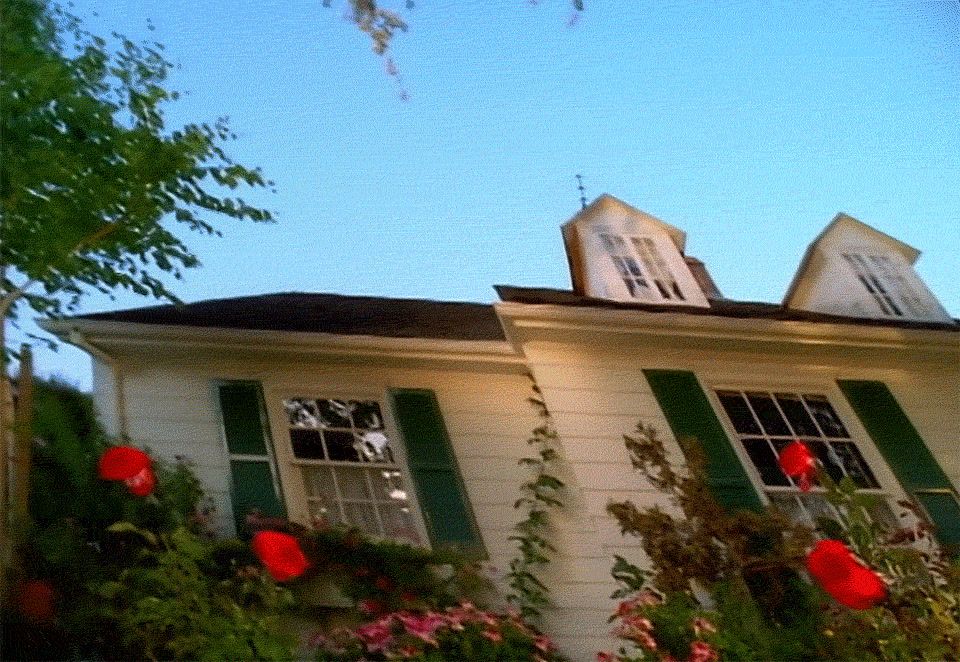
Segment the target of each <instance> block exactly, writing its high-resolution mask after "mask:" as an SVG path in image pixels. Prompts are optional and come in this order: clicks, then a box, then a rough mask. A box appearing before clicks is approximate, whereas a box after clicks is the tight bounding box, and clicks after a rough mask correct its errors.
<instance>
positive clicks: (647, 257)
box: [630, 237, 686, 301]
mask: <svg viewBox="0 0 960 662" xmlns="http://www.w3.org/2000/svg"><path fill="white" fill-rule="evenodd" d="M630 242H631V243H632V244H633V247H634V249H636V251H637V255H639V256H640V260H641V262H643V266H644V267H645V268H646V271H647V273H648V274H650V277H651V278H652V279H653V284H654V285H656V287H657V291H659V292H660V296H661V297H663V298H664V299H679V300H680V301H683V300H685V299H686V297H684V296H683V292H681V291H680V286H679V285H677V280H676V279H675V278H674V277H673V274H672V273H670V268H669V267H667V263H666V262H665V261H664V259H663V256H661V255H660V251H658V250H657V247H656V245H655V244H654V243H653V240H652V239H650V238H649V237H630Z"/></svg>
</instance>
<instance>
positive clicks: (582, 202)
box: [576, 175, 587, 209]
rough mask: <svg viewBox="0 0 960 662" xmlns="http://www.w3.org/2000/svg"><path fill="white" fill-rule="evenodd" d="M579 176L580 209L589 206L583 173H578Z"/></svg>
mask: <svg viewBox="0 0 960 662" xmlns="http://www.w3.org/2000/svg"><path fill="white" fill-rule="evenodd" d="M576 177H577V189H578V190H579V191H580V209H586V208H587V196H586V195H584V194H585V193H586V190H587V189H585V188H583V175H576Z"/></svg>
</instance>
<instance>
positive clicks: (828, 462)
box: [803, 439, 845, 482]
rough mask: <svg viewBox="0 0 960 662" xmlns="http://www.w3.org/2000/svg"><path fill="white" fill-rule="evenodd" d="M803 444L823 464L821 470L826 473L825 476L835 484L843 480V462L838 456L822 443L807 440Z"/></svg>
mask: <svg viewBox="0 0 960 662" xmlns="http://www.w3.org/2000/svg"><path fill="white" fill-rule="evenodd" d="M803 441H804V443H805V444H806V445H807V446H808V447H809V448H810V450H811V451H813V454H814V455H816V456H817V459H818V460H820V462H821V463H822V464H823V469H824V470H825V471H826V472H827V475H828V476H830V478H832V479H833V480H834V481H835V482H840V481H841V480H843V477H844V475H845V474H844V472H843V469H842V468H841V467H842V465H843V460H841V459H840V456H839V455H837V454H836V453H834V452H833V450H832V449H831V448H830V446H828V445H827V444H826V443H825V442H823V441H812V440H808V439H804V440H803Z"/></svg>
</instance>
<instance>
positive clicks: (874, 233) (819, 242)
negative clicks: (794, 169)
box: [783, 212, 920, 308]
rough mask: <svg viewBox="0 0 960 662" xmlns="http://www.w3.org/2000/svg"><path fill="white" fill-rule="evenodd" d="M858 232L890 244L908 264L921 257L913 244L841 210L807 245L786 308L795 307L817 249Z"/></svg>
mask: <svg viewBox="0 0 960 662" xmlns="http://www.w3.org/2000/svg"><path fill="white" fill-rule="evenodd" d="M856 232H859V233H861V235H866V236H868V237H870V238H871V239H874V240H876V241H877V242H879V243H881V244H884V245H886V246H888V247H889V248H890V250H892V251H895V252H897V253H899V254H900V255H902V256H903V258H904V259H905V260H906V261H907V263H908V264H911V265H912V264H914V263H915V262H916V261H917V258H918V257H920V251H919V250H917V249H916V248H914V247H913V246H911V245H909V244H907V243H904V242H902V241H900V240H899V239H897V238H896V237H891V236H890V235H888V234H887V233H886V232H881V231H880V230H878V229H876V228H875V227H872V226H870V225H867V224H866V223H864V222H863V221H861V220H859V219H856V218H854V217H853V216H850V215H849V214H845V213H843V212H839V213H838V214H837V215H836V216H834V217H833V220H832V221H830V223H828V224H827V227H825V228H824V229H823V231H822V232H820V234H818V235H817V236H816V238H815V239H814V240H813V241H812V242H811V243H810V245H809V246H807V250H806V252H804V254H803V259H802V260H800V266H799V267H798V268H797V272H796V274H794V276H793V280H792V281H790V287H788V288H787V293H786V294H785V295H784V297H783V307H784V308H792V307H793V303H794V300H795V295H796V294H797V292H798V290H799V289H800V286H801V285H802V284H803V283H804V281H805V280H806V278H807V277H808V275H809V274H810V272H811V269H810V266H811V261H812V258H813V255H814V254H815V253H816V252H817V249H818V248H820V247H821V246H823V245H824V244H827V243H829V242H830V241H831V240H832V239H834V238H835V237H839V236H843V235H849V234H852V233H856Z"/></svg>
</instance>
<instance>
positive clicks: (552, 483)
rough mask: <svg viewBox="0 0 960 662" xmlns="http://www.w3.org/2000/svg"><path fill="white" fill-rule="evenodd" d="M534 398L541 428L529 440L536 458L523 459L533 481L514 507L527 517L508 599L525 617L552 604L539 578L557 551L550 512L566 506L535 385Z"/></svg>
mask: <svg viewBox="0 0 960 662" xmlns="http://www.w3.org/2000/svg"><path fill="white" fill-rule="evenodd" d="M533 391H534V393H535V396H534V397H531V398H529V402H530V404H532V405H533V406H534V407H535V408H536V410H537V414H538V415H539V417H540V425H538V426H537V427H536V428H534V430H533V434H532V436H531V437H530V438H529V439H527V443H528V444H530V446H531V447H533V448H534V449H535V451H536V454H537V456H536V457H528V458H523V459H521V460H520V464H521V465H523V466H525V467H527V468H529V469H530V471H531V474H530V478H529V479H528V480H527V481H526V482H524V483H523V484H522V485H521V486H520V498H519V499H517V501H516V502H515V503H514V504H513V507H514V508H517V509H521V510H522V511H523V512H525V513H526V516H525V517H524V518H523V519H522V520H521V521H520V522H518V523H517V524H516V525H515V526H514V532H515V533H514V534H513V535H511V536H510V537H509V540H511V541H513V542H515V543H517V556H516V557H515V558H513V559H512V560H511V561H510V571H509V572H508V573H507V579H508V582H509V586H510V589H511V592H510V594H509V595H508V596H507V600H508V601H509V602H510V603H511V604H513V605H515V606H516V607H517V608H518V609H519V610H520V613H521V614H522V615H523V616H524V617H525V618H530V617H534V616H539V615H540V611H541V610H542V609H543V608H544V607H546V606H547V605H549V604H550V595H549V594H550V589H549V588H548V587H547V586H546V584H544V583H543V582H542V581H541V580H540V578H539V577H538V576H537V574H536V573H537V569H538V568H542V567H543V566H545V565H547V564H548V563H549V562H550V556H549V555H550V553H552V552H555V551H556V548H555V547H554V546H553V544H552V543H551V542H550V540H549V538H548V536H549V534H550V511H551V510H555V509H559V508H562V507H563V502H562V501H561V493H562V490H563V487H564V484H563V481H561V480H560V479H559V478H557V477H556V476H555V475H553V472H554V471H555V470H556V468H557V464H558V460H559V457H560V456H559V452H558V449H557V431H556V429H555V428H554V427H553V420H552V419H551V418H550V412H549V411H548V410H547V406H546V403H545V402H544V401H543V397H542V396H541V394H540V389H539V387H538V386H537V385H536V383H534V384H533Z"/></svg>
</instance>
